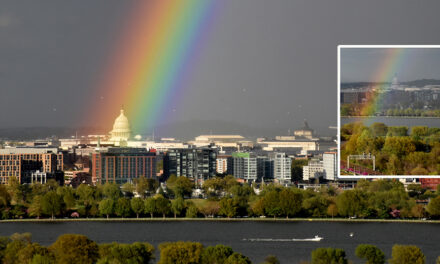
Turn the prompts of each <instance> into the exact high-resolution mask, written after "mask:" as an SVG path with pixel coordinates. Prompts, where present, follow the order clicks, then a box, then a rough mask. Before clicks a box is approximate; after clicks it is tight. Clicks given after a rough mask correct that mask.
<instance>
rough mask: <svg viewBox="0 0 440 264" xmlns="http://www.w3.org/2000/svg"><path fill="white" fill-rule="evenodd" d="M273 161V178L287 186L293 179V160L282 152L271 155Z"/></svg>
mask: <svg viewBox="0 0 440 264" xmlns="http://www.w3.org/2000/svg"><path fill="white" fill-rule="evenodd" d="M269 157H270V159H271V160H272V161H273V178H274V180H275V181H277V182H279V183H282V184H286V183H290V182H291V179H292V159H291V158H290V157H288V156H287V155H286V153H282V152H274V153H271V154H270V156H269Z"/></svg>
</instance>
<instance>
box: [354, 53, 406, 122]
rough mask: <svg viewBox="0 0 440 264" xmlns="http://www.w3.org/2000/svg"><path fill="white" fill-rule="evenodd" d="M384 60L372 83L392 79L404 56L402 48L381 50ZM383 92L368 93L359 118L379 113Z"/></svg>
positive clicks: (385, 81) (372, 78)
mask: <svg viewBox="0 0 440 264" xmlns="http://www.w3.org/2000/svg"><path fill="white" fill-rule="evenodd" d="M381 50H383V52H384V58H383V60H382V63H381V65H380V66H379V67H378V69H377V70H376V72H375V74H374V75H373V76H372V77H371V78H370V80H371V81H372V82H383V83H387V82H390V80H391V79H392V78H393V76H394V75H395V73H396V72H398V69H399V67H400V65H401V63H402V61H403V57H404V55H405V49H404V48H383V49H381ZM384 94H385V93H384V92H383V91H380V90H376V91H373V92H371V93H369V97H368V98H366V99H367V101H366V102H365V104H364V106H363V107H362V108H361V110H360V115H361V116H372V115H374V114H375V113H377V112H380V111H381V107H382V103H383V100H384Z"/></svg>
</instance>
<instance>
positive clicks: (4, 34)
mask: <svg viewBox="0 0 440 264" xmlns="http://www.w3.org/2000/svg"><path fill="white" fill-rule="evenodd" d="M130 5H131V1H120V0H111V1H109V0H95V1H1V4H0V6H1V9H0V89H1V96H0V113H1V116H0V119H1V124H0V127H11V126H35V125H50V126H55V125H76V124H79V123H80V122H79V120H78V115H77V114H76V113H78V112H79V111H78V109H81V108H84V107H85V103H86V102H89V101H88V100H86V99H87V98H88V96H89V95H90V91H91V90H93V89H94V86H95V85H96V80H97V78H96V77H97V75H98V74H100V73H101V72H102V70H103V69H104V65H105V64H106V63H107V59H108V58H109V55H110V53H111V52H112V48H113V46H112V45H113V44H114V41H115V39H117V38H118V36H119V33H120V32H121V27H122V25H123V22H124V20H126V19H127V18H126V17H124V16H125V15H126V14H127V9H128V8H129V7H130ZM439 7H440V4H439V3H438V2H437V1H424V2H423V3H419V2H415V1H400V0H399V1H397V0H396V1H394V0H392V1H382V0H380V1H379V0H373V1H352V0H344V1H342V0H336V1H324V0H322V1H310V0H302V1H293V0H273V1H266V0H241V1H235V0H227V1H222V9H221V11H220V12H219V16H218V17H217V18H216V20H215V21H214V25H213V28H212V31H211V34H210V35H209V36H207V41H206V43H205V45H204V46H203V47H202V50H201V51H200V52H201V54H200V56H199V57H198V58H199V61H198V63H197V67H196V68H195V69H194V70H193V71H192V74H193V76H192V78H190V80H191V81H190V83H189V88H187V90H186V91H185V92H184V93H183V94H184V96H183V97H182V101H181V103H179V104H178V105H176V106H170V109H176V110H175V113H176V115H175V118H174V120H173V121H185V120H190V119H203V120H226V121H231V122H237V123H240V124H244V125H249V126H252V127H256V128H269V129H272V131H273V133H279V131H281V130H282V131H287V129H288V128H295V127H298V126H300V125H301V123H302V120H303V119H304V118H307V119H308V120H309V123H310V124H311V126H313V127H314V128H317V129H318V130H319V131H322V132H327V131H328V130H326V128H327V127H328V126H330V125H335V124H336V98H337V93H336V87H337V76H336V75H337V65H336V61H337V53H336V51H337V45H338V44H436V43H439V42H440V35H438V34H437V31H438V26H439V22H438V14H437V10H439ZM115 107H118V106H115ZM53 109H56V111H54V110H53ZM115 112H116V113H117V110H115ZM110 125H111V124H109V125H108V126H110Z"/></svg>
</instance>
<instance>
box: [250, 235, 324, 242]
mask: <svg viewBox="0 0 440 264" xmlns="http://www.w3.org/2000/svg"><path fill="white" fill-rule="evenodd" d="M323 239H324V238H323V237H320V236H318V235H316V236H315V237H313V238H247V239H246V238H244V239H243V240H244V241H251V242H319V241H321V240H323Z"/></svg>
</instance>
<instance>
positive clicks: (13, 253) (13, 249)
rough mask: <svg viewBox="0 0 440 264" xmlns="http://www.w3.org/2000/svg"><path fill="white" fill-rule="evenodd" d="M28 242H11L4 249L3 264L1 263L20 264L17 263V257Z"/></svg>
mask: <svg viewBox="0 0 440 264" xmlns="http://www.w3.org/2000/svg"><path fill="white" fill-rule="evenodd" d="M29 243H30V242H28V241H23V240H12V242H10V243H8V244H7V246H6V249H5V250H4V252H3V262H2V263H5V264H7V263H11V264H13V263H20V262H18V257H19V256H20V255H19V252H20V250H22V249H23V248H25V247H26V246H27V245H28V244H29Z"/></svg>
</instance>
